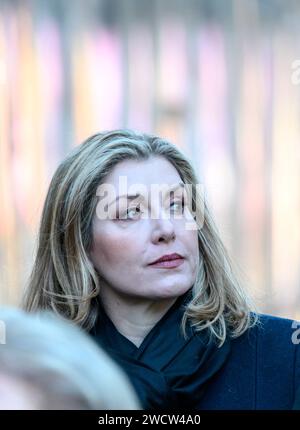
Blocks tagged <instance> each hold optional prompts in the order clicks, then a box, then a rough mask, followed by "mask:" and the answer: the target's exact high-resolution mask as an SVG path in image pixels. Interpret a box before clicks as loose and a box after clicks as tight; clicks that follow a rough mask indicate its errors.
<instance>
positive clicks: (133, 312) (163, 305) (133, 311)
mask: <svg viewBox="0 0 300 430" xmlns="http://www.w3.org/2000/svg"><path fill="white" fill-rule="evenodd" d="M100 298H101V302H102V305H103V307H104V310H105V312H106V314H107V315H108V317H109V318H110V320H111V321H112V323H113V324H114V326H115V327H116V329H117V330H118V331H119V333H121V334H122V335H123V336H125V337H126V338H127V339H128V340H130V341H131V342H132V343H133V344H134V345H135V346H137V347H139V346H140V345H141V343H142V342H143V340H144V338H145V337H146V336H147V334H148V333H149V332H150V331H151V329H152V328H153V327H154V326H155V324H156V323H157V322H158V321H159V320H160V319H161V318H162V317H163V316H164V315H165V313H166V312H167V311H168V310H169V309H170V307H171V306H172V305H173V304H174V303H175V301H176V299H177V297H171V298H167V299H160V300H151V299H147V298H143V297H132V296H127V295H124V294H120V293H119V292H117V291H115V290H113V289H112V288H111V287H105V286H103V287H101V293H100Z"/></svg>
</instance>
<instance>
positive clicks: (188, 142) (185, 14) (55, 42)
mask: <svg viewBox="0 0 300 430" xmlns="http://www.w3.org/2000/svg"><path fill="white" fill-rule="evenodd" d="M299 21H300V2H299V0H72V1H70V0H31V1H30V0H19V1H17V0H6V1H5V0H0V196H1V204H0V265H1V270H0V303H1V304H16V303H18V301H19V300H20V294H21V291H22V288H23V287H24V285H25V283H26V280H27V277H28V275H29V272H30V268H31V264H32V262H33V256H34V250H35V239H36V234H37V231H38V224H39V218H40V215H41V210H42V206H43V202H44V199H45V194H46V191H47V188H48V185H49V182H50V179H51V177H52V175H53V173H54V170H55V169H56V167H57V166H58V164H59V163H60V162H61V161H62V159H63V158H64V157H65V155H66V154H67V153H68V152H69V151H70V150H71V148H72V147H74V146H75V145H78V144H79V143H80V142H82V140H84V139H86V138H87V137H88V136H90V135H91V134H93V133H95V132H97V131H103V130H109V129H113V128H122V127H126V128H134V129H138V130H142V131H146V132H153V133H156V134H158V135H161V136H163V137H166V138H168V139H170V140H171V141H172V142H173V143H175V144H176V145H177V146H178V147H180V148H181V149H182V150H183V151H184V152H185V153H186V155H187V156H188V157H190V159H191V160H192V162H193V164H194V167H195V168H196V170H197V173H198V175H199V181H200V182H203V183H204V185H205V192H206V199H207V201H208V204H209V205H210V207H211V208H212V211H213V213H214V216H215V220H216V223H217V225H218V227H219V230H220V233H221V236H222V238H223V241H224V242H225V244H226V246H227V248H228V249H229V252H230V254H231V256H232V259H233V260H234V261H235V262H236V265H237V266H238V268H239V270H240V272H241V276H242V280H243V283H244V285H245V288H247V289H248V290H249V291H250V293H251V294H252V295H253V297H254V299H255V301H256V303H257V306H258V309H259V310H260V311H264V312H269V313H273V314H275V315H279V316H285V317H290V318H298V319H300V140H299V139H300V121H299V119H300V118H299V115H300V73H299V82H298V77H297V73H298V70H297V65H298V66H299V64H300V62H299V64H298V63H297V60H300V26H299ZM299 70H300V66H299Z"/></svg>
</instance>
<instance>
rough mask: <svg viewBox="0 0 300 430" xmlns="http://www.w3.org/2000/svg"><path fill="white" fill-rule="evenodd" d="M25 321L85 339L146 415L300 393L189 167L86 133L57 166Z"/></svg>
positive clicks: (132, 136) (145, 148)
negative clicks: (67, 328)
mask: <svg viewBox="0 0 300 430" xmlns="http://www.w3.org/2000/svg"><path fill="white" fill-rule="evenodd" d="M160 188H162V189H160ZM199 188H200V191H199ZM129 191H130V192H129ZM124 195H125V196H124ZM130 196H131V197H130ZM166 260H168V261H166ZM25 308H26V309H27V310H30V311H32V310H35V309H39V308H49V309H52V310H54V311H55V312H56V313H58V314H60V315H63V316H64V317H65V318H68V319H71V320H72V321H74V322H75V323H77V324H79V325H81V326H82V327H84V328H85V329H86V330H87V331H89V332H90V334H91V335H92V336H93V337H94V339H95V341H96V342H97V343H98V344H99V345H101V346H102V347H103V348H105V350H106V351H108V352H109V353H110V355H111V356H112V357H113V358H114V359H115V360H116V361H117V362H118V363H119V364H120V365H121V366H122V367H123V369H124V370H125V371H126V372H127V374H128V375H129V377H130V379H131V381H132V383H133V385H134V386H135V388H136V390H137V393H138V395H139V397H140V399H141V401H142V405H143V406H144V407H145V408H154V409H156V408H162V407H177V408H178V407H189V408H192V409H194V410H199V409H264V408H266V409H290V408H292V405H293V401H294V396H295V388H296V386H298V385H300V374H299V373H300V372H299V367H300V354H299V348H297V347H296V345H294V344H293V342H292V341H291V338H292V324H291V323H292V322H291V321H290V320H287V319H282V318H276V317H273V316H268V315H258V314H257V313H256V312H254V308H253V306H252V305H251V302H250V300H249V299H248V298H247V297H246V294H245V292H244V291H243V290H242V288H241V287H240V285H239V283H238V281H237V279H236V277H235V276H234V273H233V270H232V265H231V263H230V259H229V257H228V255H227V253H226V250H225V249H224V246H223V245H222V242H221V240H220V238H219V236H218V233H217V230H216V228H215V226H214V223H213V221H212V218H211V216H210V214H209V211H208V208H207V205H206V202H205V200H204V197H203V193H202V192H201V187H198V184H197V177H196V175H195V172H194V170H193V168H192V166H191V163H190V162H189V161H188V159H187V158H186V157H185V156H184V155H183V154H182V153H181V152H180V151H179V150H178V149H177V148H176V147H175V146H174V145H172V144H170V143H168V142H167V141H165V140H164V139H161V138H159V137H156V136H150V135H146V134H139V133H135V132H132V131H128V130H117V131H112V132H107V133H103V134H96V135H94V136H92V137H90V138H89V139H87V140H86V141H85V142H84V143H83V144H82V145H80V146H79V147H77V148H75V150H74V151H73V152H72V153H71V155H70V156H69V157H68V158H67V159H66V160H65V161H63V163H62V164H61V165H60V166H59V167H58V169H57V171H56V173H55V174H54V177H53V179H52V182H51V184H50V188H49V192H48V195H47V198H46V202H45V206H44V210H43V214H42V220H41V226H40V234H39V243H38V249H37V255H36V260H35V264H34V267H33V271H32V274H31V278H30V282H29V287H28V290H27V294H26V297H25Z"/></svg>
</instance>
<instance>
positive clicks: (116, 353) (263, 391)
mask: <svg viewBox="0 0 300 430" xmlns="http://www.w3.org/2000/svg"><path fill="white" fill-rule="evenodd" d="M190 293H191V292H190V291H189V292H188V293H187V294H185V295H183V296H182V297H180V298H179V299H177V301H176V302H175V304H174V305H173V306H172V307H171V308H170V309H169V310H168V311H167V313H166V314H165V315H164V316H163V317H162V318H161V320H160V321H159V322H158V323H157V324H156V325H155V326H154V327H153V329H152V330H151V331H150V332H149V333H148V335H147V336H146V337H145V339H144V340H143V342H142V344H141V345H140V346H139V347H136V346H135V345H134V344H133V343H132V342H131V341H129V340H128V339H127V338H126V337H125V336H123V335H122V334H120V333H119V332H118V331H117V329H116V328H115V326H114V325H113V323H112V322H111V320H110V319H109V318H108V316H107V315H106V314H105V312H104V310H103V308H102V307H101V311H100V313H99V318H98V321H97V323H96V325H95V327H94V328H93V330H92V331H91V335H92V336H93V337H94V338H95V340H96V342H97V343H98V344H99V345H101V346H102V347H103V348H104V349H105V350H106V351H107V352H108V353H109V354H110V355H111V356H112V357H113V359H114V360H116V361H117V362H118V364H119V365H120V366H121V367H122V368H123V369H124V371H125V372H126V373H127V374H128V376H129V378H130V380H131V382H132V384H133V386H134V387H135V389H136V391H137V393H138V395H139V397H140V400H141V402H142V405H143V407H144V408H145V409H159V408H176V409H180V408H189V409H192V410H201V409H292V408H293V404H294V402H295V393H296V389H297V388H298V387H300V345H299V344H297V343H295V336H294V338H293V336H292V335H293V333H294V331H295V329H293V328H292V321H291V320H288V319H284V318H278V317H274V316H270V315H262V314H260V315H259V317H260V323H259V324H258V325H256V326H255V327H254V328H251V329H249V330H248V331H247V332H245V333H244V334H243V335H242V336H240V337H238V338H236V339H232V338H230V337H229V336H228V337H227V340H226V342H225V343H224V345H223V346H222V347H221V348H218V346H217V344H216V343H215V342H214V340H212V339H210V338H209V336H208V331H207V330H204V331H202V332H200V333H197V332H195V331H194V329H193V328H191V327H190V326H189V325H188V330H187V335H188V336H187V339H185V338H184V337H183V335H182V333H181V331H180V322H181V319H182V315H183V311H184V304H185V303H187V301H188V300H189V297H190V296H189V294H190ZM292 339H294V342H293V341H292Z"/></svg>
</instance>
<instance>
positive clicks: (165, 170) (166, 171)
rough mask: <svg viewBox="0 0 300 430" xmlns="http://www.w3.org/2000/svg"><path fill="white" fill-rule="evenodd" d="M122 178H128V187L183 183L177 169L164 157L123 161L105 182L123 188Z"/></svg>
mask: <svg viewBox="0 0 300 430" xmlns="http://www.w3.org/2000/svg"><path fill="white" fill-rule="evenodd" d="M122 178H126V181H127V184H128V186H134V184H143V185H144V186H146V187H149V188H150V187H151V186H152V185H153V184H169V185H170V186H172V185H174V184H176V183H179V182H180V181H181V178H180V175H179V173H178V172H177V170H176V169H175V167H174V166H173V165H172V164H171V163H170V162H169V161H168V160H166V159H165V158H163V157H151V158H150V159H148V160H123V161H121V162H120V163H118V164H117V165H116V166H115V167H114V168H113V169H112V171H111V172H110V174H109V175H108V176H107V177H106V180H105V182H106V183H110V184H113V185H114V186H115V187H116V189H118V188H119V187H120V186H121V182H122V181H121V180H120V179H122Z"/></svg>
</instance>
